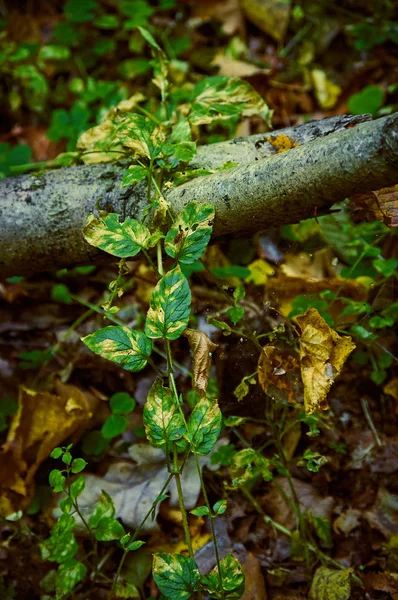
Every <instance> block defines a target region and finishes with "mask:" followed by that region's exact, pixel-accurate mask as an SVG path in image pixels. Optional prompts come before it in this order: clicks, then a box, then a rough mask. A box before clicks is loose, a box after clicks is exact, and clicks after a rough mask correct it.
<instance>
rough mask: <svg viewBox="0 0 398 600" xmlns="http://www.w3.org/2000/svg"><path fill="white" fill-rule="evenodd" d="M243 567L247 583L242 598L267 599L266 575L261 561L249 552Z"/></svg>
mask: <svg viewBox="0 0 398 600" xmlns="http://www.w3.org/2000/svg"><path fill="white" fill-rule="evenodd" d="M242 567H243V571H244V573H245V577H246V585H245V591H244V593H243V596H241V599H240V600H267V590H266V589H265V581H264V575H263V574H262V572H261V561H260V560H259V559H258V558H257V557H256V556H254V554H252V553H251V552H249V554H248V555H247V560H246V561H245V562H244V563H243V565H242Z"/></svg>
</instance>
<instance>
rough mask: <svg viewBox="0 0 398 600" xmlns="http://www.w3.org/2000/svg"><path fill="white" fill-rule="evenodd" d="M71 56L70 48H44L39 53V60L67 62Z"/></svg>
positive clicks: (58, 46)
mask: <svg viewBox="0 0 398 600" xmlns="http://www.w3.org/2000/svg"><path fill="white" fill-rule="evenodd" d="M70 56H71V53H70V50H69V48H68V47H67V46H61V45H60V44H48V45H47V46H42V48H41V49H40V52H39V59H41V60H67V59H68V58H70Z"/></svg>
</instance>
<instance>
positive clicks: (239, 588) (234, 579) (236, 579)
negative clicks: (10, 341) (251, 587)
mask: <svg viewBox="0 0 398 600" xmlns="http://www.w3.org/2000/svg"><path fill="white" fill-rule="evenodd" d="M220 569H221V576H222V577H221V580H222V589H221V581H220V575H219V572H218V566H217V565H216V566H215V567H214V569H213V570H212V571H211V572H210V573H209V574H208V575H202V578H201V583H202V586H203V588H204V589H205V590H206V592H207V593H208V594H209V596H210V597H211V598H225V600H238V599H239V598H241V597H242V594H243V592H244V591H245V574H244V572H243V569H242V567H241V565H240V563H239V561H238V559H237V558H236V557H235V556H233V555H232V554H227V556H226V557H225V558H223V559H222V560H220Z"/></svg>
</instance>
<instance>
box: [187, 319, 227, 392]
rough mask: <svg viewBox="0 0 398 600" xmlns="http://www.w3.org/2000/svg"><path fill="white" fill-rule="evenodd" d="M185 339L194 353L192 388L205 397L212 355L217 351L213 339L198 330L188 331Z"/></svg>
mask: <svg viewBox="0 0 398 600" xmlns="http://www.w3.org/2000/svg"><path fill="white" fill-rule="evenodd" d="M183 335H185V337H187V338H188V342H189V345H190V347H191V350H192V352H193V375H192V387H193V389H194V390H195V391H196V392H197V393H198V394H199V396H205V395H206V390H207V385H208V383H209V375H210V369H211V358H212V353H213V352H214V351H215V350H216V349H217V347H218V344H214V343H213V342H212V341H211V339H210V338H209V337H208V336H207V335H206V334H205V333H203V331H199V330H198V329H186V330H185V331H184V334H183Z"/></svg>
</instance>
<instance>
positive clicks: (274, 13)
mask: <svg viewBox="0 0 398 600" xmlns="http://www.w3.org/2000/svg"><path fill="white" fill-rule="evenodd" d="M241 7H242V9H243V12H244V13H245V14H246V16H247V18H248V19H250V21H252V23H254V24H255V25H257V27H259V28H260V29H261V30H262V31H264V32H265V33H267V34H268V35H270V36H271V37H273V38H274V40H276V41H277V42H281V41H282V40H283V38H284V37H285V33H286V29H287V26H288V23H289V16H290V2H289V0H287V1H286V0H241Z"/></svg>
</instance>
